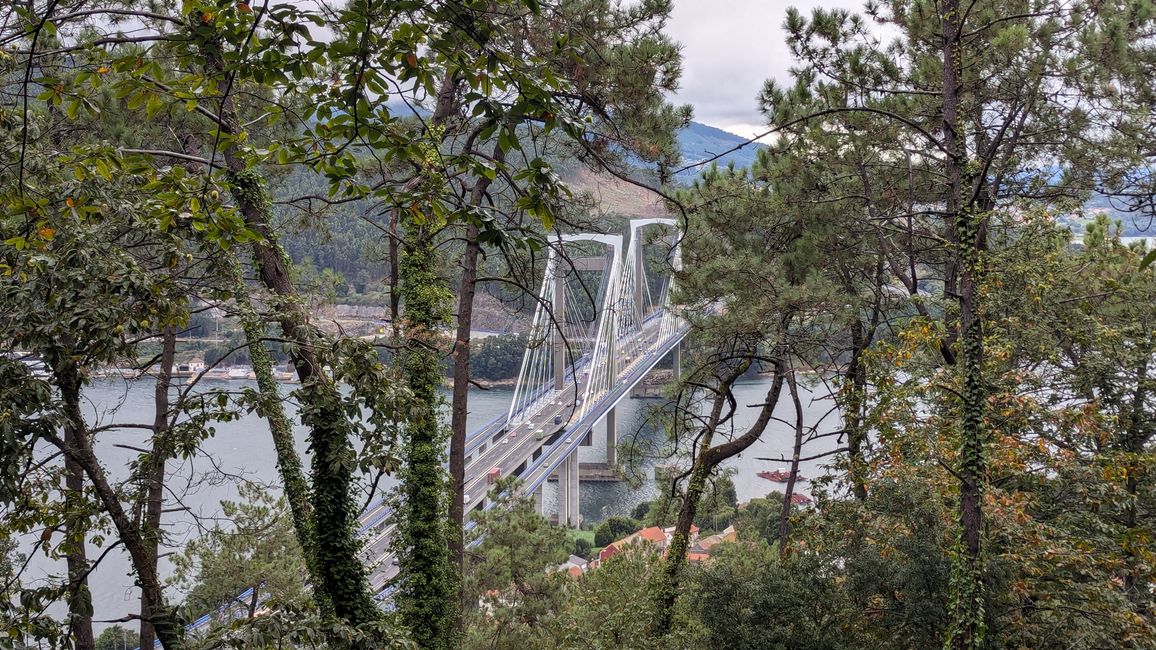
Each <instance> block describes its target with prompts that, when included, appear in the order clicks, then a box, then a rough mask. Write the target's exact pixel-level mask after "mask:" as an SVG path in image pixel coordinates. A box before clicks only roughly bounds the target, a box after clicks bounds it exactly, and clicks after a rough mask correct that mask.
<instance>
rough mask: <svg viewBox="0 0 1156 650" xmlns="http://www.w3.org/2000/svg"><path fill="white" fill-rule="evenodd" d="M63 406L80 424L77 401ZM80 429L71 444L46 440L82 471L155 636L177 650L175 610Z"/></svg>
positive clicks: (180, 631)
mask: <svg viewBox="0 0 1156 650" xmlns="http://www.w3.org/2000/svg"><path fill="white" fill-rule="evenodd" d="M65 409H66V413H65V415H66V417H67V419H69V420H71V421H73V422H79V423H83V417H82V416H81V412H80V405H79V402H75V403H73V402H69V401H66V402H65ZM80 431H81V435H77V436H74V437H73V440H72V443H71V444H68V443H66V442H65V441H64V440H61V439H60V438H57V437H53V438H50V439H49V441H50V442H52V443H53V444H54V445H56V446H57V448H59V449H60V450H61V451H62V452H64V455H65V458H66V460H70V461H72V462H74V463H76V466H77V467H79V468H81V469H82V470H83V471H84V473H85V475H86V476H87V477H88V481H89V483H90V484H91V485H92V487H93V489H95V490H96V494H97V497H98V498H99V499H100V502H101V505H102V506H103V507H104V511H105V512H106V513H108V516H109V518H110V519H112V523H113V525H114V526H115V527H116V532H117V535H119V537H120V540H121V542H122V543H123V544H124V547H125V550H127V551H128V554H129V557H130V559H131V560H132V564H133V569H135V571H136V577H137V584H138V585H139V586H140V589H141V595H142V598H145V599H147V600H148V602H149V603H150V607H151V610H152V624H153V629H154V630H155V632H156V635H157V638H158V639H160V641H161V644H162V645H164V647H165V650H181V649H182V648H184V647H185V643H184V639H185V634H184V627H182V626H181V623H180V620H179V618H178V617H177V614H176V610H174V609H173V608H171V607H168V606H167V605H166V604H165V600H164V592H163V586H162V584H161V581H160V577H159V575H158V574H157V571H156V568H155V566H154V565H153V564H152V563H151V562H150V555H149V551H148V546H147V545H146V543H145V540H144V536H143V535H142V534H141V531H140V529H139V528H138V527H137V526H136V523H135V522H134V521H133V520H132V518H131V517H129V515H128V513H127V512H126V511H125V509H124V506H123V505H122V504H121V502H120V498H119V496H118V495H117V492H116V490H114V489H113V487H112V485H111V484H110V483H109V482H108V476H107V475H105V473H104V468H103V467H102V466H101V464H100V461H99V460H98V459H97V457H96V453H95V452H93V450H92V443H91V441H90V440H89V439H88V436H87V435H86V431H85V429H84V428H83V427H81V429H80Z"/></svg>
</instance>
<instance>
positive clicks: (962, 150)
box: [940, 0, 987, 650]
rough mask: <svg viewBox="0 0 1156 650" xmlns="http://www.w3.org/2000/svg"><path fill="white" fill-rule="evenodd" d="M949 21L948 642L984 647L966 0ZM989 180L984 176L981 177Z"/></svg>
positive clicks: (981, 410) (969, 648)
mask: <svg viewBox="0 0 1156 650" xmlns="http://www.w3.org/2000/svg"><path fill="white" fill-rule="evenodd" d="M940 19H941V22H942V26H943V142H944V146H945V149H946V151H947V168H946V174H947V180H948V183H949V193H948V197H947V213H948V214H949V215H951V216H952V217H953V219H954V223H953V224H952V226H953V227H952V228H951V229H950V230H951V231H952V232H953V234H954V239H955V243H956V251H957V253H956V255H955V256H953V258H952V268H949V269H948V274H947V280H948V281H949V285H948V286H947V287H946V290H947V291H949V292H950V291H952V289H953V288H954V287H952V286H950V281H952V280H953V279H954V277H955V276H956V275H958V279H959V281H958V288H957V289H956V290H955V295H957V296H958V300H959V341H960V343H961V354H960V355H959V357H960V358H959V362H960V366H961V371H962V379H963V389H962V391H961V394H962V399H961V403H960V411H961V413H960V416H961V417H960V429H959V469H958V472H957V476H958V478H959V513H958V516H959V540H958V544H957V546H956V549H955V550H954V552H953V554H952V572H951V590H950V591H951V593H950V597H951V624H950V627H949V629H948V639H947V642H948V644H949V645H950V646H951V647H953V648H955V649H956V650H979V649H980V648H981V647H983V643H984V633H985V616H986V614H985V605H986V594H985V589H984V584H983V565H982V558H981V547H980V534H981V531H982V527H983V511H982V498H983V483H984V438H985V431H984V416H985V409H986V406H987V389H986V386H985V385H984V380H983V329H982V320H981V315H980V307H979V291H978V289H979V279H978V275H979V273H980V266H979V265H980V259H979V254H980V251H979V247H980V243H979V242H980V227H979V222H980V220H981V218H982V217H981V215H979V214H977V213H976V210H975V209H974V206H973V205H972V204H971V202H970V201H965V200H964V196H963V187H964V183H963V181H964V165H965V163H966V161H967V158H968V156H967V147H966V142H965V141H964V128H963V127H964V125H963V121H962V116H961V114H960V103H961V92H962V87H961V84H962V81H961V70H962V69H963V61H962V56H963V54H962V48H961V40H962V35H961V34H962V28H963V26H962V16H961V14H960V7H959V0H945V1H944V2H943V4H942V5H941V6H940ZM978 182H983V179H978Z"/></svg>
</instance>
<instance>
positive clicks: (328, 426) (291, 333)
mask: <svg viewBox="0 0 1156 650" xmlns="http://www.w3.org/2000/svg"><path fill="white" fill-rule="evenodd" d="M197 13H198V15H195V16H193V17H192V19H193V21H194V24H208V23H209V22H210V21H207V20H203V18H204V15H203V14H200V13H199V12H197ZM195 38H198V39H204V40H202V41H201V43H200V52H201V55H202V57H204V68H205V72H206V74H207V75H208V76H209V77H210V78H212V79H215V80H216V81H217V82H218V84H220V88H222V89H223V90H224V92H225V95H224V97H223V98H222V100H221V106H220V112H219V114H218V117H217V120H218V123H217V125H216V126H217V127H218V128H219V129H220V130H221V132H222V133H223V134H224V135H227V136H230V137H240V136H241V135H242V134H243V133H244V128H243V126H242V124H241V120H240V118H239V116H238V115H237V109H236V105H235V103H234V101H233V98H232V96H231V95H230V94H229V91H230V90H231V88H230V86H231V82H230V79H231V77H230V75H229V74H228V73H227V72H226V66H225V62H224V60H223V59H222V54H221V47H220V42H219V37H217V36H215V35H214V36H211V37H209V38H207V39H205V37H204V36H203V35H200V34H198V35H196V36H195ZM222 154H223V157H224V159H225V172H226V173H225V180H226V183H227V185H228V189H229V192H230V194H232V196H233V200H234V201H235V202H236V204H237V208H238V210H239V211H240V213H241V215H242V216H243V218H244V221H245V226H246V227H247V228H248V229H249V230H251V231H253V232H254V233H255V234H257V235H258V237H259V239H257V240H256V241H254V242H253V244H252V246H251V251H252V256H253V264H254V267H255V268H256V270H257V276H258V278H259V280H260V281H261V284H263V285H264V286H265V288H267V289H268V290H269V291H270V293H271V294H272V296H273V297H275V299H276V300H275V301H274V303H273V304H272V305H271V307H272V309H273V311H274V313H275V317H274V318H275V320H276V321H277V322H278V324H279V325H280V327H281V331H282V333H283V334H284V336H285V339H286V340H287V341H288V342H289V343H290V349H291V353H290V358H291V360H292V363H293V367H294V369H295V370H296V371H297V377H298V378H299V379H300V380H301V389H300V391H299V392H298V397H299V399H300V402H301V421H302V422H303V423H304V424H305V426H307V427H308V428H309V430H310V435H309V442H310V448H311V451H312V454H313V458H312V467H311V475H312V483H313V486H312V487H313V492H312V508H313V524H312V531H313V545H314V546H313V548H314V555H315V558H316V559H315V566H316V567H317V569H318V570H319V576H318V578H319V579H318V580H317V581H316V582H315V583H314V585H313V588H314V589H321V590H322V591H323V593H324V597H325V599H326V600H327V601H328V602H329V603H331V604H332V605H333V614H334V615H335V616H336V617H337V618H339V619H340V620H343V621H345V622H346V623H348V624H349V625H352V626H355V627H356V626H359V625H362V624H365V623H369V622H372V621H375V620H378V619H379V618H380V617H381V612H380V610H378V609H377V607H376V604H375V602H374V599H373V595H372V594H371V593H370V590H369V581H368V580H367V579H366V573H365V567H364V565H362V563H361V558H360V557H359V554H358V551H359V550H360V543H359V541H358V539H357V526H356V523H357V515H358V506H357V503H356V500H355V499H354V497H353V472H354V469H355V466H356V459H355V454H354V450H353V445H352V442H351V440H350V436H351V431H350V425H349V422H348V420H347V419H346V414H345V411H344V409H343V408H342V403H341V395H340V393H339V392H338V390H337V387H336V386H335V385H334V384H333V382H332V381H331V380H330V379H329V378H328V377H327V376H326V375H325V373H324V372H322V363H321V361H320V359H319V358H318V356H317V352H316V348H317V344H318V342H319V337H318V336H317V335H316V333H315V332H314V330H313V328H312V327H311V326H310V324H309V314H308V312H307V311H306V310H305V307H304V305H303V304H302V303H301V301H300V299H299V296H298V295H297V291H296V289H295V287H294V286H293V283H292V281H291V280H290V278H289V268H290V265H289V260H288V257H287V256H286V255H285V252H284V250H282V249H281V247H280V246H279V245H278V242H277V238H276V233H275V232H274V231H273V229H272V227H271V226H272V223H273V218H272V217H273V215H272V213H271V208H270V202H269V196H268V193H267V192H266V191H265V188H264V186H263V184H262V182H261V177H260V176H259V175H258V174H257V173H256V172H255V171H253V170H252V169H250V168H249V166H248V163H247V162H246V161H245V159H244V157H243V156H242V152H241V150H240V149H239V148H238V146H236V145H229V146H225V147H223V150H222ZM287 496H290V495H287Z"/></svg>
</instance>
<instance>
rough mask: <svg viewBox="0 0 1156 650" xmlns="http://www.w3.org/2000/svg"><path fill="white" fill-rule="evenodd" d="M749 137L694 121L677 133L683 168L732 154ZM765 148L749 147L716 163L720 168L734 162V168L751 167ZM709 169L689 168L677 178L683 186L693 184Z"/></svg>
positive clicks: (705, 167) (758, 146) (752, 145)
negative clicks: (721, 155) (695, 179)
mask: <svg viewBox="0 0 1156 650" xmlns="http://www.w3.org/2000/svg"><path fill="white" fill-rule="evenodd" d="M746 141H747V139H746V138H744V137H742V136H738V135H735V134H733V133H729V132H727V131H723V130H722V129H716V128H715V127H713V126H707V125H706V124H703V123H701V122H691V123H690V126H688V127H686V128H685V129H683V130H682V131H679V133H678V144H679V148H680V149H681V150H682V163H681V164H680V165H679V166H680V167H686V166H687V165H693V164H694V163H697V162H701V161H704V160H708V159H710V158H712V157H714V156H717V155H718V154H720V153H722V152H724V151H730V150H731V149H734V148H735V147H737V146H739V145H741V144H743V143H745V142H746ZM764 147H765V145H761V144H757V143H756V144H749V145H747V146H745V147H743V148H742V149H739V150H738V151H732V152H731V153H728V154H726V155H725V156H723V157H721V158H719V159H718V160H716V161H714V162H715V163H716V164H718V166H719V167H726V166H727V165H728V164H731V163H734V166H735V167H739V168H742V167H749V166H750V165H751V164H752V163H753V162H754V161H755V156H756V153H755V152H757V151H758V150H759V149H760V148H764ZM709 168H710V164H709V163H707V164H705V165H702V166H701V167H695V168H693V169H688V170H686V171H684V172H682V173H680V174H678V175H677V179H678V180H679V181H682V182H684V183H690V182H691V181H693V180H694V178H695V177H696V176H698V175H699V174H700V173H702V172H703V171H705V170H706V169H709Z"/></svg>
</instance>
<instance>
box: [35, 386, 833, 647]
mask: <svg viewBox="0 0 1156 650" xmlns="http://www.w3.org/2000/svg"><path fill="white" fill-rule="evenodd" d="M768 384H769V382H768V381H767V380H765V379H753V380H750V381H747V382H745V383H742V384H739V385H738V386H737V388H736V396H737V398H738V403H739V405H740V407H742V408H741V410H740V412H739V413H738V414H737V416H736V418H735V421H734V425H733V426H734V428H735V430H736V431H740V432H741V431H742V430H744V428H745V427H747V426H749V425H750V424H751V422H752V421H753V420H754V418H755V416H756V414H757V410H758V405H760V404H761V402H762V401H763V398H764V396H765V393H766V390H767V387H768ZM206 385H207V386H209V387H215V388H225V389H228V390H239V389H240V388H242V387H245V386H251V387H255V385H254V384H252V383H249V382H236V381H234V382H227V383H217V384H215V385H211V384H206ZM285 390H286V392H288V390H291V387H286V388H285ZM820 392H822V391H820ZM784 393H785V391H784ZM511 396H512V393H511V391H508V390H489V391H481V390H475V391H473V392H472V393H471V395H470V415H469V417H470V427H471V429H473V428H476V427H479V426H481V425H482V424H484V423H485V422H488V421H490V420H491V419H493V418H494V417H497V416H498V415H501V414H503V413H505V411H506V410H507V409H508V408H509V402H510V399H511ZM85 397H86V401H87V406H86V408H87V411H88V416H89V419H90V421H91V422H96V423H98V424H111V423H121V424H131V423H141V424H144V423H151V422H152V419H153V418H152V399H153V382H152V381H151V380H149V379H144V380H140V381H136V382H126V381H122V380H109V381H101V382H97V383H95V384H94V385H93V386H91V387H90V388H89V389H88V390H87V391H86V393H85ZM802 397H803V402H804V406H805V408H806V418H807V420H808V421H807V424H808V426H811V425H815V424H819V425H820V430H832V429H834V428H836V427H837V426H838V424H839V423H838V420H837V418H836V417H835V416H834V415H829V416H827V417H826V418H825V420H823V421H822V422H820V420H821V419H822V418H823V415H824V414H825V413H826V412H827V411H828V410H829V409H830V402H829V401H815V402H811V401H810V400H811V394H810V393H809V392H808V393H805V394H803V395H802ZM447 400H448V393H447ZM786 401H787V400H786V399H785V395H784V400H783V402H784V403H782V404H780V406H779V408H778V409H777V410H776V413H775V414H776V415H777V416H779V417H782V418H784V419H788V420H791V419H793V415H792V414H791V409H790V407H789V405H788V404H787V403H786ZM658 405H659V402H658V401H656V400H652V399H647V400H644V399H627V400H624V401H623V402H622V403H620V404H619V406H618V427H619V437H620V440H621V439H625V438H626V437H629V436H638V437H639V439H641V440H649V439H654V438H655V437H657V436H658V435H659V434H658V432H657V431H656V430H655V428H654V427H652V426H649V425H648V422H647V417H646V414H647V411H648V409H651V408H653V407H655V406H658ZM214 429H215V435H213V436H211V437H209V438H207V439H205V440H204V441H203V443H202V444H201V452H202V453H200V454H198V455H197V456H196V457H194V458H192V459H189V460H180V461H171V462H170V463H169V473H170V476H169V479H168V485H169V488H170V493H169V494H168V495H166V504H165V507H166V509H167V510H169V511H170V512H168V513H166V515H165V524H166V530H167V531H168V534H169V536H170V537H169V540H170V543H172V544H173V545H180V544H183V543H184V542H186V541H187V540H188V539H190V538H192V537H195V536H196V535H199V534H200V533H201V531H202V530H203V528H204V527H206V526H208V527H211V526H212V524H213V522H214V521H219V520H220V516H221V508H220V502H221V500H222V499H235V498H237V485H238V483H239V482H241V481H253V482H257V483H261V484H265V485H269V486H271V487H273V488H274V489H276V487H277V485H278V480H279V477H278V474H277V469H276V456H275V453H274V450H273V444H272V441H271V440H270V437H269V430H268V426H267V425H266V424H265V422H264V421H263V420H261V419H260V418H258V417H256V416H254V415H247V416H245V417H242V418H241V419H239V420H237V421H235V422H227V423H221V424H216V425H214ZM294 433H295V435H296V440H297V448H298V451H299V452H300V453H301V454H302V455H303V456H307V443H306V431H305V428H304V427H301V426H300V425H297V426H295V427H294ZM792 435H793V433H792V430H791V429H790V428H789V427H787V426H786V425H784V424H782V423H779V422H772V423H771V425H770V427H768V429H767V431H766V433H764V435H763V437H762V439H761V440H760V441H758V442H756V443H755V444H754V445H753V446H752V447H751V448H750V449H748V450H747V452H746V453H744V454H743V455H742V456H740V457H737V458H734V459H731V460H730V461H729V462H728V463H727V467H728V468H730V469H732V470H733V471H734V481H735V485H736V488H737V491H738V496H739V500H740V501H746V500H748V499H751V498H754V497H761V496H765V495H766V494H767V492H769V491H771V490H772V489H774V488H777V487H780V486H778V485H777V484H773V483H769V482H767V481H765V480H763V479H760V478H758V477H757V476H755V474H756V472H759V471H763V470H768V469H777V468H780V467H784V466H785V465H784V464H783V463H774V462H768V461H764V460H758V459H759V458H760V457H764V458H767V457H769V458H777V457H779V456H786V457H789V455H790V448H791V443H792ZM146 440H147V435H146V433H145V432H143V431H140V430H133V429H125V430H118V431H113V432H106V433H104V434H102V435H101V436H100V438H99V439H98V440H97V444H96V448H97V454H98V456H99V457H100V458H101V460H102V461H103V462H104V466H105V469H106V470H107V471H108V472H109V474H110V475H111V477H112V478H114V479H123V478H124V477H125V475H126V469H125V468H126V464H127V462H128V461H129V460H130V459H131V458H134V457H135V456H136V454H137V452H135V451H133V450H131V449H126V448H125V447H124V446H123V445H127V446H129V447H132V446H142V445H143V443H144V442H145V441H146ZM834 444H835V440H834V439H833V438H832V439H821V440H818V441H816V442H814V443H812V446H810V447H809V448H808V449H807V451H806V453H805V454H804V455H807V454H814V453H817V452H819V451H823V450H825V449H829V448H831V447H832V446H833V445H834ZM605 453H606V435H605V423H599V424H598V425H596V426H595V430H594V432H593V436H592V446H590V447H583V448H581V449H580V454H581V460H582V461H584V462H603V461H605V458H606V457H605ZM823 462H825V461H811V462H804V463H803V464H802V468H803V469H802V473H803V475H804V476H807V477H815V476H818V475H819V474H820V473H821V472H822V471H823V470H822V468H821V467H820V464H821V463H823ZM307 463H308V459H307V458H306V464H307ZM652 466H653V461H650V462H646V461H644V462H643V463H642V473H643V474H644V475H646V476H650V477H652V476H653V473H652V470H653V467H652ZM394 484H395V483H394V482H393V481H392V480H386V481H383V484H382V485H383V487H385V488H389V487H393V486H394ZM800 488H801V489H803V490H805V488H806V484H804V485H803V486H800ZM657 491H658V490H657V486H656V484H655V483H654V482H653V481H652V480H646V481H644V482H643V483H642V485H641V486H640V487H632V486H631V485H629V484H627V483H612V482H585V483H583V484H582V487H581V505H580V507H581V513H582V517H583V519H584V520H585V521H588V522H598V521H601V520H603V519H605V518H606V517H608V516H611V515H628V514H630V512H631V510H633V509H634V507H635V506H636V505H637V504H638V503H640V502H641V501H644V500H647V499H651V498H653V497H654V496H655V495H656V494H657ZM545 497H546V504H547V507H548V508H549V507H551V506H552V505H553V503H554V502H555V500H556V495H555V485H554V484H548V485H547V487H546V494H545ZM100 552H102V549H96V548H92V549H90V551H89V557H90V558H94V557H96V556H98V555H99V553H100ZM130 567H131V563H130V561H129V559H128V556H127V554H126V553H124V552H123V550H122V549H119V548H118V549H114V550H112V551H111V552H110V553H109V554H108V556H107V557H106V558H105V559H104V561H103V562H102V563H101V566H100V567H98V568H97V569H96V570H95V571H94V572H93V573H92V575H91V577H90V586H91V589H92V592H93V601H94V608H95V612H94V613H95V618H96V619H97V620H100V619H106V620H107V619H115V618H120V617H122V616H124V615H125V614H128V613H131V612H135V611H136V610H137V607H138V599H139V593H138V591H137V589H136V587H134V586H133V580H132V577H131V575H130ZM171 570H172V568H171V565H169V564H168V563H167V562H166V561H165V560H163V559H162V572H163V573H164V574H165V575H169V574H171ZM62 571H63V562H59V563H58V562H53V561H51V560H49V559H47V558H44V557H42V556H41V557H38V558H35V559H34V561H33V563H32V572H31V573H32V575H33V576H45V575H47V574H49V573H57V574H59V573H60V572H62ZM56 613H57V614H59V613H60V612H56ZM97 627H98V628H100V627H102V626H101V625H100V624H98V625H97ZM97 633H98V634H99V629H98V632H97Z"/></svg>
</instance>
